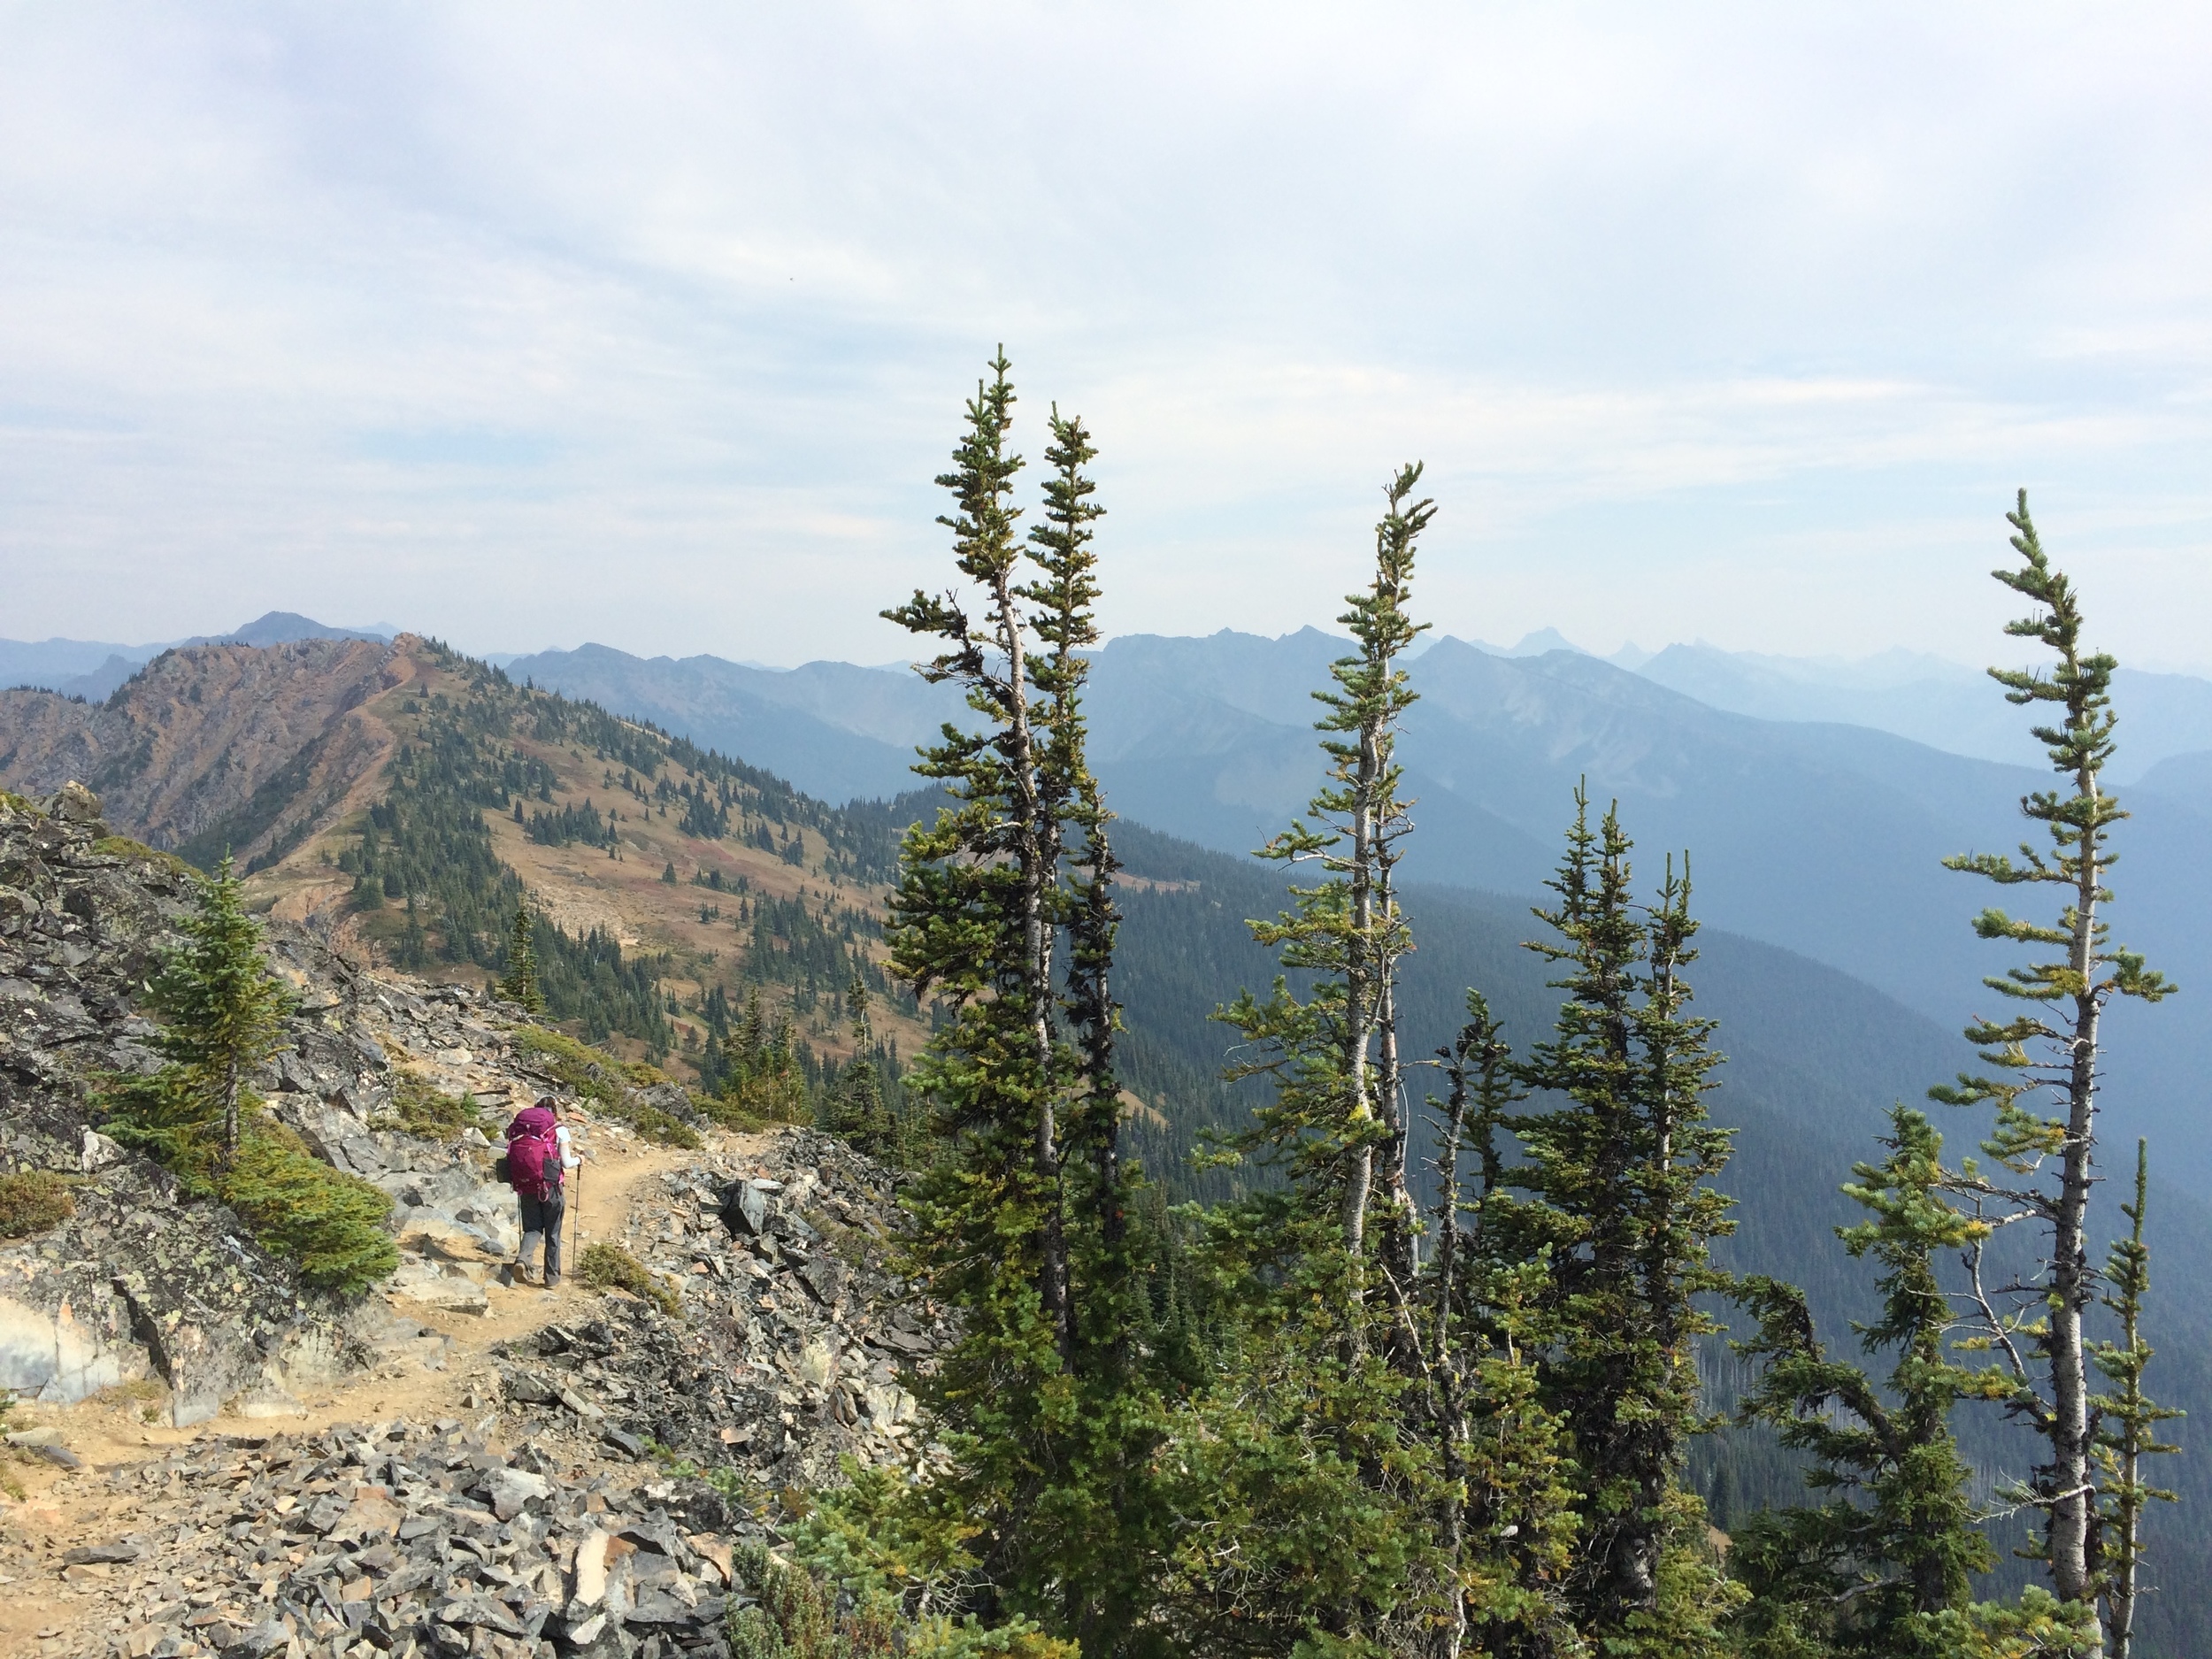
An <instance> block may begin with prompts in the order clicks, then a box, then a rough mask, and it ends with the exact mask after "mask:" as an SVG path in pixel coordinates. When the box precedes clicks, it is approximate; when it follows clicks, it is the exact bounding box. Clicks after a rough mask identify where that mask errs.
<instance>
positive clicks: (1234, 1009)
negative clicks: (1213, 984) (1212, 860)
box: [1222, 462, 1436, 1351]
mask: <svg viewBox="0 0 2212 1659" xmlns="http://www.w3.org/2000/svg"><path fill="white" fill-rule="evenodd" d="M1420 481H1421V466H1420V464H1419V463H1418V462H1416V463H1413V464H1412V465H1408V466H1406V467H1403V468H1402V469H1401V470H1400V472H1398V474H1397V476H1396V477H1395V478H1394V479H1393V480H1392V481H1391V483H1390V485H1389V487H1388V488H1387V489H1386V491H1385V495H1386V499H1387V502H1388V511H1386V513H1385V514H1384V516H1383V518H1382V521H1381V522H1380V523H1379V525H1377V526H1376V528H1375V573H1374V577H1373V580H1371V582H1370V584H1369V586H1368V588H1366V590H1365V591H1364V592H1361V593H1355V594H1353V595H1349V596H1348V605H1349V609H1348V610H1347V611H1345V613H1344V614H1343V615H1342V616H1341V617H1340V618H1338V620H1339V621H1340V622H1342V623H1344V624H1345V625H1346V626H1348V628H1349V629H1350V630H1351V634H1352V638H1353V641H1354V642H1355V644H1356V646H1357V648H1358V649H1356V652H1355V653H1354V654H1353V655H1351V656H1348V657H1343V658H1340V660H1338V661H1337V662H1335V663H1333V664H1331V665H1330V669H1329V674H1330V677H1331V679H1333V680H1334V681H1335V682H1336V685H1335V688H1334V689H1333V690H1327V691H1317V692H1316V693H1315V694H1314V696H1315V698H1316V699H1317V701H1318V702H1320V703H1323V704H1324V705H1325V707H1326V708H1327V710H1328V712H1327V713H1326V714H1325V715H1324V716H1323V717H1322V718H1321V719H1320V720H1319V721H1317V723H1316V726H1317V729H1318V730H1319V731H1320V732H1321V733H1323V737H1322V742H1321V747H1322V750H1323V752H1324V753H1325V755H1326V756H1327V757H1328V759H1329V771H1328V783H1327V785H1326V786H1325V787H1324V788H1323V789H1322V790H1321V792H1320V793H1319V794H1318V795H1315V796H1314V798H1313V801H1312V803H1311V806H1310V809H1309V810H1310V816H1311V819H1312V822H1311V823H1308V822H1307V821H1305V820H1303V819H1301V820H1298V821H1295V822H1294V823H1293V824H1292V825H1291V826H1290V828H1289V829H1287V830H1286V831H1284V832H1283V833H1281V834H1279V835H1277V836H1275V837H1274V838H1273V839H1272V840H1271V841H1269V842H1268V843H1267V845H1266V846H1264V847H1263V848H1262V849H1260V856H1262V857H1263V858H1269V859H1273V860H1276V861H1278V862H1279V863H1282V864H1288V865H1292V866H1297V865H1300V864H1311V865H1314V866H1316V867H1317V869H1318V870H1319V872H1321V879H1319V880H1318V881H1317V882H1316V883H1315V884H1314V885H1313V886H1312V887H1297V886H1294V887H1292V889H1291V893H1292V896H1293V898H1294V901H1295V904H1294V908H1293V909H1292V910H1287V911H1286V912H1284V913H1283V914H1282V915H1281V916H1279V917H1278V918H1276V919H1275V920H1273V921H1271V922H1262V921H1255V922H1253V923H1252V924H1251V928H1252V937H1253V939H1254V940H1255V941H1257V942H1258V943H1260V944H1263V945H1266V946H1270V947H1272V948H1273V949H1275V950H1276V951H1277V952H1278V953H1279V957H1280V959H1281V962H1282V964H1283V966H1284V967H1285V968H1286V969H1289V970H1291V971H1293V972H1297V973H1299V974H1301V975H1302V976H1306V975H1310V976H1311V982H1312V989H1311V990H1310V993H1309V994H1308V995H1304V996H1300V995H1296V994H1295V993H1294V992H1293V991H1292V989H1291V988H1290V983H1289V980H1288V979H1287V978H1278V979H1277V980H1276V981H1275V986H1274V989H1273V991H1272V993H1271V995H1269V997H1268V998H1267V1000H1266V1001H1265V1002H1262V1001H1260V1000H1259V999H1258V998H1256V997H1255V996H1253V995H1251V993H1250V992H1246V993H1245V994H1244V995H1241V996H1240V998H1239V999H1238V1000H1237V1001H1236V1002H1235V1003H1234V1004H1233V1005H1232V1006H1231V1007H1230V1008H1228V1009H1227V1010H1225V1012H1224V1013H1223V1015H1222V1018H1225V1019H1226V1020H1227V1021H1228V1022H1229V1023H1230V1024H1232V1025H1234V1026H1236V1028H1237V1029H1238V1031H1239V1032H1240V1033H1242V1035H1243V1037H1244V1040H1245V1041H1246V1042H1247V1043H1248V1044H1249V1045H1251V1047H1252V1048H1253V1050H1254V1055H1253V1057H1252V1058H1250V1059H1249V1060H1247V1061H1243V1062H1240V1063H1239V1064H1237V1065H1236V1066H1234V1067H1233V1068H1232V1071H1231V1075H1232V1076H1233V1077H1264V1078H1266V1079H1268V1080H1269V1082H1270V1083H1271V1085H1272V1086H1273V1096H1272V1098H1271V1100H1270V1101H1269V1102H1268V1103H1267V1104H1265V1105H1264V1106H1262V1107H1261V1108H1260V1109H1259V1110H1257V1111H1256V1113H1255V1117H1256V1120H1257V1121H1256V1125H1255V1127H1254V1128H1253V1130H1252V1131H1251V1132H1249V1133H1248V1134H1247V1135H1245V1136H1244V1137H1243V1138H1242V1141H1241V1142H1240V1145H1241V1148H1242V1149H1243V1150H1244V1151H1245V1152H1246V1153H1247V1154H1248V1155H1250V1156H1256V1157H1259V1158H1261V1159H1263V1160H1264V1161H1268V1162H1271V1163H1274V1164H1279V1165H1280V1166H1281V1167H1282V1169H1283V1170H1284V1171H1285V1172H1286V1174H1287V1176H1288V1178H1289V1180H1290V1183H1291V1186H1292V1187H1293V1188H1294V1190H1295V1191H1296V1193H1297V1194H1299V1195H1300V1197H1299V1209H1300V1213H1301V1217H1302V1225H1303V1226H1304V1228H1305V1229H1306V1231H1307V1232H1308V1233H1310V1234H1311V1235H1312V1236H1311V1239H1310V1244H1309V1245H1308V1247H1307V1248H1308V1250H1309V1253H1312V1252H1314V1251H1319V1250H1321V1249H1322V1248H1323V1246H1322V1243H1321V1239H1320V1235H1319V1234H1318V1233H1313V1232H1312V1230H1313V1229H1314V1228H1315V1227H1316V1226H1317V1225H1322V1224H1323V1223H1324V1221H1325V1219H1326V1220H1330V1221H1333V1225H1334V1227H1335V1231H1336V1239H1335V1241H1334V1246H1333V1250H1331V1251H1329V1252H1328V1253H1327V1254H1329V1255H1330V1256H1333V1260H1334V1263H1335V1271H1336V1273H1337V1275H1338V1277H1339V1279H1340V1291H1341V1294H1342V1296H1343V1298H1344V1320H1345V1323H1344V1325H1343V1338H1344V1340H1345V1342H1346V1343H1347V1345H1348V1351H1356V1350H1357V1349H1358V1348H1360V1347H1361V1346H1362V1345H1363V1343H1364V1341H1365V1339H1366V1328H1367V1324H1368V1315H1369V1311H1370V1310H1368V1307H1367V1301H1368V1297H1369V1295H1370V1293H1371V1290H1373V1289H1374V1288H1375V1285H1374V1282H1373V1281H1375V1280H1376V1279H1377V1277H1378V1272H1377V1266H1378V1263H1377V1261H1376V1259H1375V1258H1376V1257H1377V1256H1378V1252H1377V1251H1376V1250H1375V1248H1374V1243H1375V1241H1374V1240H1371V1238H1370V1236H1369V1234H1370V1225H1369V1223H1370V1212H1371V1210H1372V1208H1373V1204H1374V1196H1375V1192H1374V1189H1375V1178H1376V1171H1377V1164H1378V1161H1379V1162H1380V1164H1381V1170H1382V1178H1383V1193H1384V1216H1385V1218H1386V1226H1385V1229H1384V1237H1383V1240H1382V1244H1383V1248H1382V1250H1381V1251H1380V1252H1379V1256H1380V1268H1381V1271H1383V1272H1386V1273H1388V1274H1390V1275H1391V1276H1392V1277H1393V1278H1394V1280H1395V1282H1396V1284H1397V1285H1398V1286H1399V1287H1400V1289H1401V1291H1402V1290H1403V1288H1404V1287H1405V1286H1407V1285H1409V1283H1410V1282H1411V1279H1412V1240H1413V1235H1414V1230H1415V1220H1416V1217H1414V1215H1413V1213H1412V1203H1411V1200H1410V1198H1409V1195H1408V1188H1407V1184H1406V1176H1405V1157H1406V1148H1407V1136H1406V1122H1405V1102H1404V1098H1403V1095H1404V1090H1403V1087H1402V1078H1401V1076H1400V1064H1399V1056H1398V1029H1397V1013H1396V1006H1397V1005H1396V980H1397V972H1398V962H1399V959H1400V958H1401V957H1402V956H1403V955H1404V954H1405V953H1406V951H1407V950H1408V949H1410V948H1411V946H1412V933H1411V930H1410V929H1409V926H1407V923H1406V919H1405V916H1404V914H1403V912H1402V910H1400V908H1399V904H1398V898H1397V891H1396V886H1395V872H1396V868H1397V864H1398V862H1399V859H1400V857H1401V856H1402V854H1401V852H1400V849H1399V843H1400V842H1401V841H1403V840H1404V838H1405V837H1406V836H1407V835H1408V834H1409V833H1411V830H1412V821H1411V819H1410V818H1409V817H1408V815H1407V803H1406V802H1405V801H1403V800H1402V798H1401V797H1400V795H1399V793H1398V791H1399V786H1400V784H1401V783H1402V780H1403V778H1404V768H1403V767H1402V765H1401V764H1399V762H1398V758H1397V739H1398V730H1399V724H1400V722H1401V721H1402V718H1404V715H1405V711H1406V710H1407V709H1409V707H1411V705H1412V704H1413V703H1414V701H1415V694H1414V692H1413V690H1412V688H1411V687H1409V685H1408V684H1407V677H1406V671H1405V668H1404V666H1403V664H1402V657H1403V656H1404V653H1405V650H1406V648H1407V647H1409V645H1411V644H1412V643H1413V641H1415V640H1416V639H1417V638H1418V637H1419V636H1420V634H1421V633H1422V631H1423V629H1424V628H1425V626H1427V625H1426V624H1425V623H1424V624H1417V623H1415V622H1414V621H1413V620H1412V619H1411V618H1410V617H1409V615H1408V614H1407V612H1406V608H1405V607H1406V601H1407V599H1408V597H1409V593H1410V591H1411V588H1412V582H1413V565H1414V555H1415V550H1416V547H1417V542H1418V541H1419V538H1420V535H1421V532H1422V531H1423V530H1424V529H1425V528H1426V527H1427V526H1428V523H1429V521H1430V519H1431V518H1433V517H1434V516H1435V511H1436V509H1435V505H1434V503H1432V502H1429V501H1426V500H1423V501H1419V502H1414V501H1412V500H1411V497H1412V495H1413V492H1414V489H1415V488H1416V486H1417V485H1418V484H1419V483H1420ZM1383 1305H1384V1309H1385V1312H1384V1314H1383V1315H1382V1316H1381V1317H1383V1318H1385V1319H1386V1320H1393V1321H1394V1315H1393V1314H1392V1313H1391V1312H1390V1311H1389V1309H1390V1302H1389V1298H1388V1297H1387V1295H1385V1297H1384V1299H1383Z"/></svg>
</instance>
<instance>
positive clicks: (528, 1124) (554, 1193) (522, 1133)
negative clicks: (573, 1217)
mask: <svg viewBox="0 0 2212 1659" xmlns="http://www.w3.org/2000/svg"><path fill="white" fill-rule="evenodd" d="M506 1164H507V1185H508V1186H510V1187H513V1188H514V1189H515V1196H516V1197H517V1198H518V1199H519V1200H520V1201H521V1202H522V1254H521V1256H520V1259H518V1261H517V1262H516V1263H515V1275H516V1277H517V1278H518V1279H520V1280H521V1281H522V1282H523V1283H524V1284H529V1283H530V1282H531V1280H530V1260H531V1257H533V1256H536V1255H537V1254H538V1247H539V1242H540V1240H542V1241H543V1244H544V1250H545V1270H544V1272H543V1274H542V1275H541V1278H540V1279H538V1281H537V1282H538V1283H540V1284H541V1285H543V1286H545V1288H546V1289H548V1290H550V1289H552V1288H553V1287H554V1286H556V1285H557V1284H559V1283H560V1282H561V1222H562V1218H563V1216H564V1213H565V1203H564V1200H563V1196H562V1186H563V1181H564V1178H565V1175H566V1173H567V1171H570V1170H572V1169H574V1168H575V1167H576V1156H575V1154H574V1153H573V1152H572V1151H571V1150H570V1148H569V1140H568V1126H567V1125H565V1124H564V1123H562V1122H561V1107H560V1102H557V1101H556V1100H555V1099H554V1098H553V1097H552V1096H551V1095H546V1096H545V1097H544V1098H542V1099H541V1100H540V1101H539V1102H538V1103H537V1104H536V1105H534V1106H530V1107H526V1108H524V1109H523V1110H521V1111H518V1112H517V1113H516V1114H515V1120H514V1121H513V1122H512V1123H511V1124H509V1125H507V1157H506Z"/></svg>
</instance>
